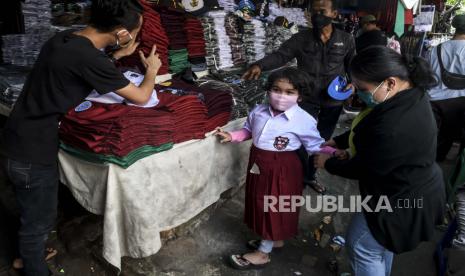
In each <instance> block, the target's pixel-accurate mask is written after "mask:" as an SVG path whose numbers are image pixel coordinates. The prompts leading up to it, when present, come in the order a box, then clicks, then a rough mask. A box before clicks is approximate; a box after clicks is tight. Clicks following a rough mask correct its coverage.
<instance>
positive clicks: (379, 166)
mask: <svg viewBox="0 0 465 276" xmlns="http://www.w3.org/2000/svg"><path fill="white" fill-rule="evenodd" d="M371 128H372V131H371V133H370V134H372V135H370V137H365V138H364V139H363V141H364V143H363V144H359V145H357V154H356V155H355V156H354V157H353V158H352V159H350V160H338V159H336V158H330V159H328V160H326V162H324V168H325V169H326V170H327V171H328V172H329V173H331V174H336V175H339V176H342V177H346V178H351V179H359V178H360V176H361V175H362V174H365V175H366V174H371V175H377V176H380V177H384V176H386V175H388V174H389V173H391V172H392V171H393V170H394V169H395V168H396V167H397V166H399V165H401V164H403V163H404V162H405V156H406V155H408V154H409V153H408V151H409V148H408V147H407V146H405V145H403V144H402V143H401V142H400V141H401V140H400V139H397V137H396V134H395V133H393V131H390V130H388V129H384V128H383V125H382V124H380V125H379V126H378V127H376V126H371ZM322 163H323V162H322ZM320 166H321V164H320Z"/></svg>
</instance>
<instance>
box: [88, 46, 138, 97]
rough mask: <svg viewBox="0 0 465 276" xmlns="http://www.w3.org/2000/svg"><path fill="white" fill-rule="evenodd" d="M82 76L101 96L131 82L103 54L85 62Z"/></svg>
mask: <svg viewBox="0 0 465 276" xmlns="http://www.w3.org/2000/svg"><path fill="white" fill-rule="evenodd" d="M81 74H82V77H83V78H84V80H85V81H86V82H87V83H88V84H89V85H90V86H92V87H93V88H94V89H95V90H96V91H97V92H98V93H99V94H105V93H109V92H114V91H117V90H119V89H121V88H124V87H126V86H127V85H129V82H130V81H129V80H128V79H126V78H125V77H124V75H123V73H121V72H120V71H119V70H118V69H117V68H116V66H115V65H114V64H113V62H111V60H110V59H109V58H108V57H107V56H105V55H104V54H103V53H102V54H101V55H96V56H95V57H93V58H92V59H89V60H87V61H86V62H83V63H82V68H81Z"/></svg>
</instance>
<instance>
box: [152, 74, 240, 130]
mask: <svg viewBox="0 0 465 276" xmlns="http://www.w3.org/2000/svg"><path fill="white" fill-rule="evenodd" d="M170 82H171V85H170V87H169V88H168V89H173V90H179V91H181V92H180V93H183V94H197V95H198V97H199V98H200V99H201V100H202V102H203V104H204V105H205V107H206V108H207V111H208V113H207V120H206V124H205V128H204V129H205V132H210V131H212V130H214V129H215V128H216V127H220V126H224V125H226V124H227V123H228V122H229V120H230V118H231V112H232V106H233V99H232V95H231V93H230V92H229V91H220V90H215V89H211V88H206V87H199V86H195V85H192V84H189V83H186V82H184V81H182V80H179V79H173V80H171V81H170ZM156 89H157V91H160V90H163V89H167V88H166V87H163V86H159V87H158V88H156Z"/></svg>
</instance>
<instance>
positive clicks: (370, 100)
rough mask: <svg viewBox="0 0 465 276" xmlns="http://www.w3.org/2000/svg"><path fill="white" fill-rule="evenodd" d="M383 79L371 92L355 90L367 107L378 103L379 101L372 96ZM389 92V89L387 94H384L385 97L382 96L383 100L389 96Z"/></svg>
mask: <svg viewBox="0 0 465 276" xmlns="http://www.w3.org/2000/svg"><path fill="white" fill-rule="evenodd" d="M383 83H384V81H383V82H381V83H380V84H379V85H378V86H377V87H376V88H375V90H374V91H373V93H371V92H370V91H358V92H357V95H358V96H359V97H360V100H362V101H363V102H364V103H365V104H366V105H367V106H368V107H370V108H373V107H375V106H376V105H378V104H380V102H377V101H376V100H375V98H374V96H375V94H376V92H378V89H379V88H380V87H381V85H383ZM390 93H391V92H390V91H389V92H388V93H387V94H386V97H384V100H383V102H384V101H385V100H386V99H387V97H388V96H389V94H390Z"/></svg>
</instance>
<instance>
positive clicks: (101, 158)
mask: <svg viewBox="0 0 465 276" xmlns="http://www.w3.org/2000/svg"><path fill="white" fill-rule="evenodd" d="M60 147H61V148H62V149H63V150H64V151H66V152H68V153H69V154H71V155H73V156H75V157H78V158H79V159H82V160H86V161H89V162H92V163H99V164H108V163H113V164H116V165H118V166H120V167H122V168H125V169H126V168H128V167H129V166H131V165H132V164H134V163H135V162H137V161H138V160H140V159H142V158H145V157H147V156H150V155H152V154H155V153H159V152H162V151H167V150H169V149H171V148H172V147H173V143H167V144H163V145H161V146H159V147H154V146H143V147H140V148H138V149H135V150H133V151H131V152H130V153H129V154H128V155H126V156H123V157H119V156H115V155H105V154H97V153H93V152H89V151H85V150H81V149H77V148H74V147H71V146H69V145H66V144H63V143H62V144H60Z"/></svg>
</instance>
